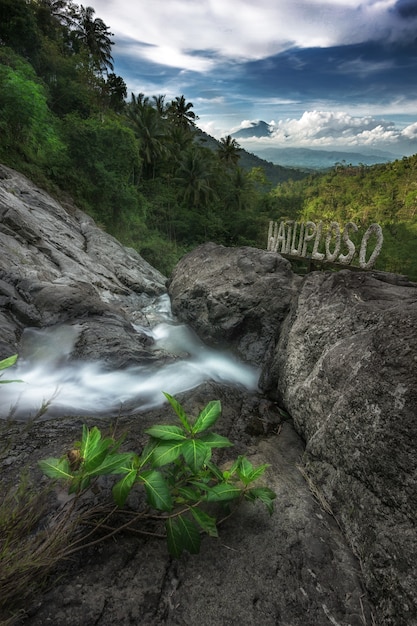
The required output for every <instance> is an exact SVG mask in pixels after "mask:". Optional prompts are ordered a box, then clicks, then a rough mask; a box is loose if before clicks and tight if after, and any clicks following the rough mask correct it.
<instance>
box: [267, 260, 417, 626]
mask: <svg viewBox="0 0 417 626" xmlns="http://www.w3.org/2000/svg"><path fill="white" fill-rule="evenodd" d="M383 278H384V276H383V275H382V274H377V275H375V276H373V275H372V273H354V272H350V271H348V270H346V271H342V272H339V273H337V274H330V273H313V274H311V275H310V276H308V277H307V278H306V279H305V280H304V282H303V285H302V287H301V288H300V292H299V295H298V298H296V299H295V300H294V303H293V306H292V310H291V314H290V315H289V316H288V318H287V320H286V322H285V324H284V327H283V331H282V333H281V336H280V340H279V342H278V344H277V348H276V352H275V359H274V362H273V365H272V368H269V369H268V371H265V372H264V383H265V385H266V387H268V388H269V389H270V391H271V392H273V391H275V394H274V393H273V395H275V397H276V398H278V399H279V401H280V402H281V403H282V405H283V406H285V408H286V409H287V410H288V411H289V413H290V414H291V415H292V417H293V419H294V422H295V425H296V428H297V430H298V432H299V433H300V434H301V435H302V436H303V437H304V439H305V440H306V442H307V447H306V454H305V459H304V460H305V462H306V464H307V467H308V471H309V474H310V476H311V477H312V479H313V480H314V482H315V483H316V485H317V486H318V487H319V488H320V489H321V490H322V491H323V493H324V494H325V496H326V498H327V500H328V502H329V503H330V505H331V507H332V509H333V511H334V513H335V515H336V517H337V519H338V520H339V521H340V523H341V524H342V525H343V528H344V530H345V532H346V535H347V537H348V538H349V541H350V542H351V544H352V545H353V546H354V549H355V551H356V553H357V554H358V555H360V558H361V563H362V568H363V572H364V574H365V576H366V580H367V586H368V589H369V590H370V591H371V593H372V595H373V597H374V599H375V601H376V603H377V605H378V607H379V615H380V619H381V623H384V624H385V623H386V624H395V625H397V624H408V625H410V624H416V623H417V588H416V586H415V580H416V574H417V566H416V563H417V532H416V527H415V523H416V511H417V489H416V487H417V455H416V441H417V420H416V415H417V386H416V381H417V285H416V284H414V283H409V284H408V285H403V286H398V285H395V284H391V283H387V282H385V281H384V280H382V279H383Z"/></svg>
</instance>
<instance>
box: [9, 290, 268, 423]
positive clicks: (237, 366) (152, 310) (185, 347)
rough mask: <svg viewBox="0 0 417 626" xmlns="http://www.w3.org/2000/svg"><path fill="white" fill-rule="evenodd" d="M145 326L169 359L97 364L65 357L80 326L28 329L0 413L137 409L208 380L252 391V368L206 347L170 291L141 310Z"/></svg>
mask: <svg viewBox="0 0 417 626" xmlns="http://www.w3.org/2000/svg"><path fill="white" fill-rule="evenodd" d="M143 312H144V314H145V315H146V318H147V319H148V321H149V322H150V327H149V328H144V327H141V326H136V327H135V328H136V330H138V331H141V332H146V333H147V334H149V335H150V336H151V337H152V339H153V342H154V343H153V349H155V350H161V349H163V350H164V351H165V353H169V354H171V355H174V356H175V357H176V359H175V361H173V362H170V363H168V364H162V365H161V364H157V363H155V364H152V365H149V364H146V365H137V366H134V367H129V368H127V369H124V370H119V371H109V370H108V369H106V368H105V367H104V366H103V364H101V363H100V362H94V363H92V362H91V363H87V362H84V361H82V362H80V361H78V362H75V361H71V360H70V358H69V357H70V355H71V352H72V349H73V347H74V345H75V343H76V340H77V336H78V333H79V329H78V328H77V326H76V325H60V326H56V327H51V328H46V329H42V330H39V329H33V328H31V329H27V330H26V331H25V332H24V335H23V337H22V342H21V354H20V356H19V360H18V362H17V364H16V366H14V367H13V368H10V369H8V370H6V371H5V372H4V378H5V379H11V378H13V379H16V378H18V379H21V380H22V381H23V382H13V383H10V384H5V385H1V389H0V399H1V407H0V417H1V418H7V417H8V416H13V417H15V418H18V419H30V418H33V417H34V416H35V415H37V414H38V413H39V412H40V411H41V408H42V407H43V406H45V405H46V404H47V405H48V409H47V412H46V413H45V417H46V418H48V417H54V416H57V415H64V414H65V415H70V414H73V415H75V414H78V415H82V414H100V415H103V414H109V415H113V414H115V413H118V412H119V411H123V410H126V411H129V412H134V411H142V410H145V409H149V408H152V407H155V406H158V405H160V404H162V403H163V401H164V396H163V394H162V392H163V391H165V392H168V393H170V394H172V395H175V394H177V393H181V392H183V391H188V390H190V389H193V388H195V387H197V386H198V385H200V384H201V383H203V382H205V381H208V380H214V381H218V382H223V383H229V384H236V385H241V386H244V387H245V388H246V389H249V390H256V389H257V382H258V375H259V372H258V370H257V369H255V368H253V367H251V366H249V365H247V364H244V363H242V362H240V361H238V360H237V359H236V358H235V357H233V356H232V355H231V354H230V353H227V352H221V351H218V350H214V349H212V348H208V347H207V346H206V345H204V344H203V343H202V342H201V341H200V340H199V338H198V337H197V336H196V335H195V333H194V332H193V331H192V330H191V329H190V328H189V327H187V326H186V325H184V324H179V323H178V322H176V320H175V319H174V318H173V316H172V314H171V309H170V302H169V297H168V296H167V295H166V296H162V297H161V298H159V299H158V300H157V301H156V302H155V303H154V304H153V305H151V306H149V307H147V308H146V309H144V310H143Z"/></svg>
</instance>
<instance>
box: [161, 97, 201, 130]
mask: <svg viewBox="0 0 417 626" xmlns="http://www.w3.org/2000/svg"><path fill="white" fill-rule="evenodd" d="M193 106H194V105H193V103H192V102H186V100H185V98H184V96H177V97H176V98H175V100H172V102H171V104H170V105H169V107H168V111H167V113H168V118H169V119H170V120H171V121H172V122H173V123H174V124H175V125H176V126H180V127H181V128H185V129H189V130H191V129H193V128H194V127H195V121H196V120H198V117H197V116H196V114H195V113H194V111H191V109H192V108H193Z"/></svg>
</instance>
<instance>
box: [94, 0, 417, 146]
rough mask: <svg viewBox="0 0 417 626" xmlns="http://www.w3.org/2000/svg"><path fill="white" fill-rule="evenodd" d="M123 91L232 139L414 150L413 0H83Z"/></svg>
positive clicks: (416, 21) (416, 63)
mask: <svg viewBox="0 0 417 626" xmlns="http://www.w3.org/2000/svg"><path fill="white" fill-rule="evenodd" d="M89 5H90V6H92V7H93V8H94V9H95V17H98V18H100V19H102V20H103V21H104V22H105V24H106V25H107V26H108V27H109V29H110V31H111V32H112V34H113V37H112V40H113V41H114V46H113V48H112V56H113V60H114V71H115V73H116V74H118V75H120V76H122V78H123V79H124V80H125V82H126V84H127V88H128V94H129V98H130V93H132V92H133V93H134V94H135V95H138V94H139V93H144V94H145V95H146V96H150V97H151V96H153V95H161V94H162V95H165V96H166V101H167V102H170V101H171V100H172V99H174V98H175V97H176V96H180V95H184V96H185V98H186V100H187V102H192V103H193V111H194V112H195V113H196V115H197V116H198V118H199V119H198V121H197V125H198V126H199V127H200V128H202V129H203V130H204V131H206V132H207V133H209V134H210V135H212V136H213V137H216V138H217V139H219V138H220V137H225V136H226V135H229V134H232V133H233V132H235V131H237V130H238V129H240V128H246V127H249V126H250V125H251V124H252V123H254V122H256V121H259V120H263V121H265V122H267V123H268V124H270V126H271V131H272V132H271V134H270V135H269V136H268V137H263V138H258V139H257V140H248V139H239V144H240V145H241V146H242V147H243V148H246V149H250V150H252V151H253V152H256V149H257V148H267V147H280V148H282V147H291V148H294V147H303V148H316V149H328V150H330V149H332V150H333V149H338V150H349V151H359V152H368V153H370V152H373V151H375V150H384V151H388V152H391V153H393V154H396V155H400V156H403V155H410V154H415V153H417V0H310V1H309V2H307V1H305V0H256V1H255V0H90V1H89Z"/></svg>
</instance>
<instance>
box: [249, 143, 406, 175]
mask: <svg viewBox="0 0 417 626" xmlns="http://www.w3.org/2000/svg"><path fill="white" fill-rule="evenodd" d="M256 154H257V155H258V156H259V157H260V158H263V159H267V160H268V161H271V162H272V163H275V164H279V165H281V166H284V167H297V168H301V169H313V170H318V169H328V168H330V167H334V166H335V164H336V163H346V164H347V165H359V164H361V163H363V165H375V164H377V163H390V162H391V161H395V160H396V159H398V158H401V157H399V156H398V155H396V154H392V153H390V152H383V151H382V150H378V151H375V152H373V153H368V154H367V153H362V152H344V151H339V150H312V149H309V148H259V149H256Z"/></svg>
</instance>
